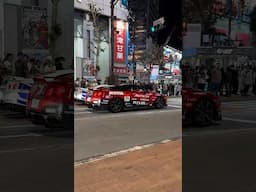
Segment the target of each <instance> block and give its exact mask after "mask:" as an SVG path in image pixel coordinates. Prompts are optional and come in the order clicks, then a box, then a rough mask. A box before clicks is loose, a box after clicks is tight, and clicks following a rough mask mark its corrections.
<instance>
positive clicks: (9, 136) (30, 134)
mask: <svg viewBox="0 0 256 192" xmlns="http://www.w3.org/2000/svg"><path fill="white" fill-rule="evenodd" d="M42 136H43V135H41V134H36V133H27V134H20V135H4V136H0V139H14V138H20V137H42Z"/></svg>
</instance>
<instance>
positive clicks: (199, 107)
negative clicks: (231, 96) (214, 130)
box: [182, 88, 222, 125]
mask: <svg viewBox="0 0 256 192" xmlns="http://www.w3.org/2000/svg"><path fill="white" fill-rule="evenodd" d="M182 119H183V122H184V124H187V123H192V124H196V125H210V124H212V123H213V122H215V121H220V120H221V119H222V113H221V99H220V97H218V96H215V95H214V94H212V93H210V92H204V91H201V90H197V89H193V88H183V89H182Z"/></svg>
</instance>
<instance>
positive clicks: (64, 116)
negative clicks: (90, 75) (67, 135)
mask: <svg viewBox="0 0 256 192" xmlns="http://www.w3.org/2000/svg"><path fill="white" fill-rule="evenodd" d="M73 79H74V76H73V74H67V75H65V76H60V77H57V78H54V79H51V78H50V79H47V78H35V80H34V81H35V82H34V84H33V86H32V89H31V91H30V94H29V97H28V102H27V112H28V114H29V116H30V118H31V120H32V122H33V123H35V124H44V125H45V126H46V127H50V128H55V127H63V126H64V127H67V128H72V127H73V118H74V116H73V114H74V80H73Z"/></svg>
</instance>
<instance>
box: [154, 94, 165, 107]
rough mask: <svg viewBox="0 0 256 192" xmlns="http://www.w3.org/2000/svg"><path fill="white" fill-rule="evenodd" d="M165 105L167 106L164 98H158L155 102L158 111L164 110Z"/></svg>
mask: <svg viewBox="0 0 256 192" xmlns="http://www.w3.org/2000/svg"><path fill="white" fill-rule="evenodd" d="M164 105H165V103H164V99H163V98H162V97H158V98H157V99H156V101H155V107H156V109H162V108H164Z"/></svg>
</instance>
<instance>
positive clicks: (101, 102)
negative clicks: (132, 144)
mask: <svg viewBox="0 0 256 192" xmlns="http://www.w3.org/2000/svg"><path fill="white" fill-rule="evenodd" d="M165 106H167V97H165V96H164V95H161V94H159V93H156V92H154V91H152V88H151V87H149V86H138V85H120V86H114V87H108V88H102V89H99V90H94V91H93V94H92V96H91V99H90V103H89V107H91V108H93V109H108V110H109V111H110V112H113V113H118V112H121V111H123V110H125V109H139V108H145V107H146V108H157V109H161V108H164V107H165Z"/></svg>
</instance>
